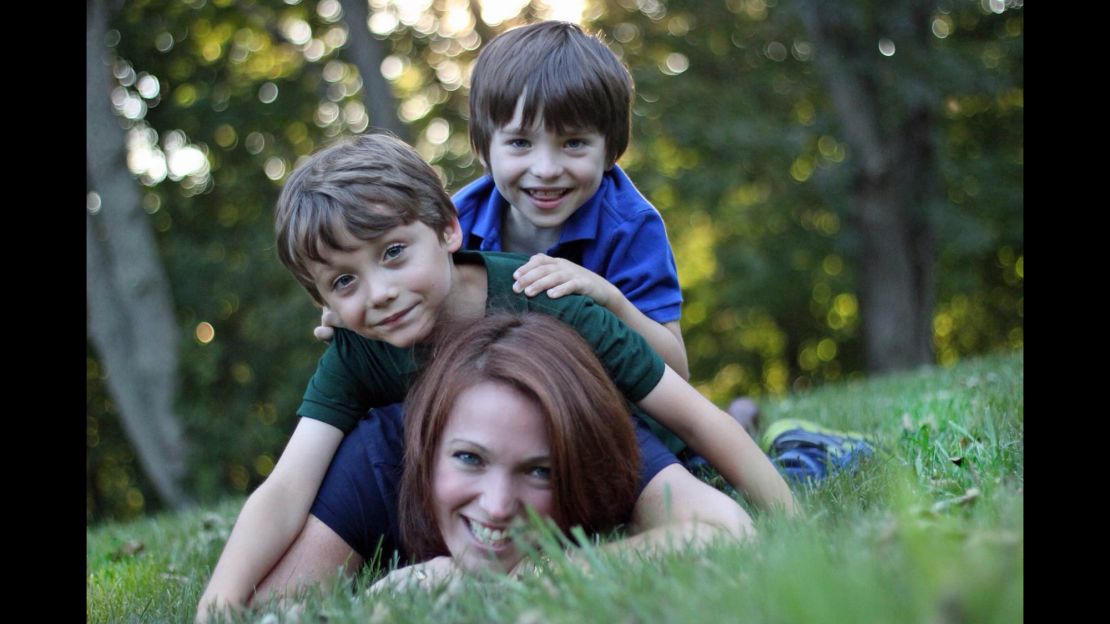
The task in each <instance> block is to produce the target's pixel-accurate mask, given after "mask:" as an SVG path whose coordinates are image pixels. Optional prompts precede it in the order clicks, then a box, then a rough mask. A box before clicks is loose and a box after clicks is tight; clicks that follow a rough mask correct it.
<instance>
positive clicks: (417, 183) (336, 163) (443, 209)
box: [274, 132, 456, 305]
mask: <svg viewBox="0 0 1110 624" xmlns="http://www.w3.org/2000/svg"><path fill="white" fill-rule="evenodd" d="M455 215H456V211H455V205H454V204H453V203H452V202H451V197H450V196H449V195H448V194H447V191H446V190H444V188H443V181H442V180H440V178H439V176H438V175H437V174H436V172H435V169H432V167H431V165H429V164H428V163H427V162H425V161H424V159H423V158H421V156H420V154H418V153H417V152H416V150H414V149H413V148H412V147H410V146H409V145H408V144H407V143H405V142H404V141H401V140H400V139H398V138H397V137H395V136H393V135H391V134H388V133H384V132H383V133H370V134H363V135H359V136H356V137H354V138H353V139H342V140H340V141H338V142H336V143H333V144H332V145H330V146H328V147H326V148H324V149H322V150H320V151H318V152H316V153H315V154H313V155H312V156H310V157H309V158H308V160H306V161H305V162H304V163H303V164H301V165H300V166H299V167H297V168H296V170H294V171H293V173H291V174H290V175H289V179H288V180H286V181H285V186H284V187H283V188H282V190H281V195H280V196H279V197H278V200H277V205H276V206H275V208H274V235H275V239H276V244H277V252H278V256H279V257H280V258H281V262H282V264H284V265H285V266H286V267H287V268H288V269H289V270H290V271H291V272H292V273H293V275H294V276H296V278H297V281H299V282H300V283H301V285H302V286H304V287H305V289H307V290H308V293H309V294H310V295H312V298H313V299H314V300H315V301H316V303H319V304H320V305H324V300H323V297H322V296H321V295H320V292H319V291H318V290H317V289H316V284H315V283H314V282H313V280H312V276H311V274H309V271H308V264H309V262H323V257H322V256H321V255H320V249H321V245H325V246H327V247H330V248H332V249H336V250H339V251H351V249H349V248H347V247H345V246H343V245H341V244H340V243H339V235H340V233H341V232H342V231H343V230H346V231H348V232H350V233H351V235H353V236H354V237H356V238H359V239H362V240H372V239H374V238H377V237H378V236H381V235H382V234H384V233H385V232H386V231H388V230H390V229H392V228H395V227H398V226H402V225H409V224H411V223H413V222H414V221H420V222H421V223H423V224H424V225H427V226H428V227H430V228H432V229H433V230H435V232H436V233H437V234H439V235H440V236H441V237H442V236H443V230H444V228H446V227H447V225H448V224H449V223H450V222H451V219H452V218H453V217H454V216H455Z"/></svg>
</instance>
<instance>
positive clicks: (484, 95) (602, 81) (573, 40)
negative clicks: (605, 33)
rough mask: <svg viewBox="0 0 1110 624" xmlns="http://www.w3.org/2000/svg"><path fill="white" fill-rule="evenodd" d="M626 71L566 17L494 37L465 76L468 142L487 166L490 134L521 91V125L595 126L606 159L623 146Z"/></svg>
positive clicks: (628, 113) (628, 120) (628, 117)
mask: <svg viewBox="0 0 1110 624" xmlns="http://www.w3.org/2000/svg"><path fill="white" fill-rule="evenodd" d="M632 94H633V84H632V76H631V75H630V74H629V73H628V70H627V69H626V68H625V66H624V65H623V64H621V62H620V60H619V59H618V58H617V56H616V55H615V54H613V51H612V50H610V49H609V48H608V47H606V46H605V44H604V43H603V42H602V41H601V40H600V39H598V38H597V37H594V36H592V35H588V34H586V33H585V32H584V31H583V30H582V29H581V28H580V27H578V26H577V25H575V24H571V23H569V22H559V21H546V22H539V23H536V24H531V25H528V26H522V27H520V28H514V29H513V30H510V31H507V32H505V33H503V34H501V35H498V36H497V37H495V38H493V40H491V41H490V42H489V44H487V45H486V47H485V48H484V49H483V50H482V51H481V52H480V53H479V54H478V60H477V62H475V64H474V70H473V72H472V73H471V75H470V145H471V147H472V148H473V149H474V151H475V153H477V154H480V155H481V157H482V160H483V162H485V163H486V165H489V148H490V142H491V140H492V139H493V133H494V132H495V131H496V130H497V129H498V128H500V127H502V126H504V125H505V124H507V123H509V122H510V121H512V119H513V114H514V113H515V112H516V104H517V100H519V99H520V97H521V96H524V110H523V112H522V115H521V117H522V119H521V123H522V126H523V127H525V128H528V127H530V126H531V124H532V123H533V122H534V120H535V119H536V117H537V116H540V117H542V121H543V125H544V127H545V128H548V129H551V130H554V131H555V132H558V133H562V132H564V131H567V130H596V131H597V132H598V133H600V134H601V135H603V136H604V137H605V156H606V163H607V165H612V164H613V163H615V162H617V159H618V158H620V157H621V154H623V153H624V150H625V149H626V148H627V147H628V139H629V134H630V132H631V127H632Z"/></svg>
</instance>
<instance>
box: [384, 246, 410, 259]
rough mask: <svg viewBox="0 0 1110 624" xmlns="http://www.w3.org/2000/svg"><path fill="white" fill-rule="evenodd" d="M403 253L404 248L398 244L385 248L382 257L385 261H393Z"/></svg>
mask: <svg viewBox="0 0 1110 624" xmlns="http://www.w3.org/2000/svg"><path fill="white" fill-rule="evenodd" d="M403 251H405V246H404V245H402V244H400V243H395V244H393V245H390V246H389V247H386V248H385V253H384V254H382V255H383V256H384V257H385V259H386V260H393V259H394V258H397V257H398V256H400V255H401V253H402V252H403Z"/></svg>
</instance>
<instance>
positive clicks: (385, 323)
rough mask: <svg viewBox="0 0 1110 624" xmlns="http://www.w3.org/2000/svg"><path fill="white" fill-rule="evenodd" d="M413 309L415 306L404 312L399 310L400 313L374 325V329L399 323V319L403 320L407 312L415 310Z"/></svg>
mask: <svg viewBox="0 0 1110 624" xmlns="http://www.w3.org/2000/svg"><path fill="white" fill-rule="evenodd" d="M415 307H416V306H415V305H414V306H411V307H408V308H405V309H404V310H401V311H400V312H398V313H396V314H392V315H390V316H387V317H385V318H384V319H382V320H380V321H378V322H377V323H375V324H374V327H386V326H389V325H393V324H395V323H397V322H398V321H400V320H401V319H403V318H405V316H406V315H407V314H408V313H409V312H411V311H412V309H413V308H415Z"/></svg>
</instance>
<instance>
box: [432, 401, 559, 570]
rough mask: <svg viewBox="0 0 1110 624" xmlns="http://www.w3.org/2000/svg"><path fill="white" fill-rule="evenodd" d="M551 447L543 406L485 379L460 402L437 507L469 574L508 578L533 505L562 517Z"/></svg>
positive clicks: (439, 469)
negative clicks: (513, 532)
mask: <svg viewBox="0 0 1110 624" xmlns="http://www.w3.org/2000/svg"><path fill="white" fill-rule="evenodd" d="M551 474H552V470H551V443H550V440H549V439H548V435H547V423H546V419H545V418H544V416H543V414H542V413H541V412H540V409H539V406H538V405H536V403H535V401H533V400H532V399H531V398H529V397H528V396H526V395H524V394H521V393H520V392H519V391H518V390H516V389H514V388H512V387H511V386H508V385H505V384H502V383H497V382H491V381H485V382H482V383H479V384H477V385H475V386H472V387H470V388H468V389H467V390H466V391H464V392H463V393H462V394H461V395H459V396H458V398H456V400H455V403H454V406H453V407H452V409H451V412H450V414H449V415H448V419H447V424H446V426H445V427H444V429H443V432H442V435H441V437H440V440H439V445H438V447H437V449H436V459H435V470H434V474H433V485H432V488H433V491H432V498H433V508H434V510H435V518H436V522H437V524H438V526H439V530H440V532H441V534H442V535H443V541H444V543H445V544H446V546H447V549H448V551H450V553H451V556H452V557H454V558H455V561H456V563H457V564H458V565H459V566H460V567H461V568H464V569H467V570H477V569H480V568H485V567H489V566H493V567H494V568H495V569H497V570H500V571H503V572H508V571H510V570H511V569H512V568H513V567H514V566H515V565H516V564H517V563H518V562H519V561H520V558H521V553H520V552H519V551H518V549H517V547H516V545H515V544H514V543H513V541H512V539H511V538H510V535H509V528H510V527H511V526H513V525H514V524H515V523H517V522H520V521H522V520H523V519H524V518H525V517H526V516H525V509H526V508H528V507H531V508H532V509H534V510H535V511H536V513H538V514H539V515H540V516H545V517H546V516H551V515H553V514H554V512H555V502H554V493H553V490H552V487H551V486H552V484H551Z"/></svg>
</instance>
